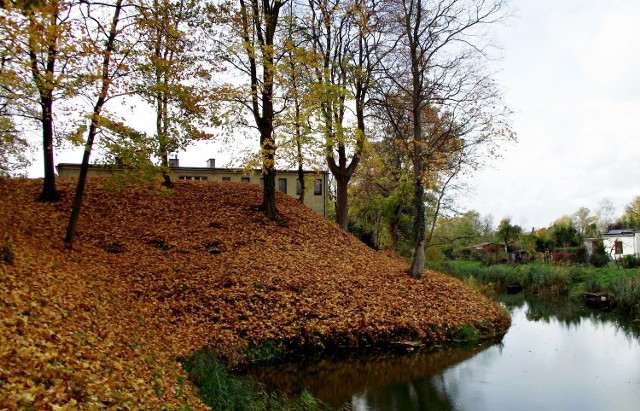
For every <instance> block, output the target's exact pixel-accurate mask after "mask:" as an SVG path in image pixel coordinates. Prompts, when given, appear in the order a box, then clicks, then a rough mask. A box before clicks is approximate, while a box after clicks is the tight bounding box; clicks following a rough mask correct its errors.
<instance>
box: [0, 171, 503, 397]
mask: <svg viewBox="0 0 640 411" xmlns="http://www.w3.org/2000/svg"><path fill="white" fill-rule="evenodd" d="M58 186H59V187H58V188H59V189H60V190H61V194H62V201H61V202H58V203H53V204H45V203H37V202H36V201H35V199H36V198H37V196H38V192H39V189H40V187H41V181H39V180H8V179H0V195H1V196H2V199H3V200H2V203H0V227H2V232H0V234H1V236H2V238H0V241H3V245H2V248H3V250H4V251H3V253H2V256H3V257H2V259H3V262H2V263H0V270H1V271H2V273H1V274H2V276H1V278H0V318H1V320H2V329H1V331H0V346H1V347H2V352H0V398H1V399H0V408H2V407H7V408H9V409H15V408H20V407H23V408H34V409H51V408H55V407H54V405H56V406H67V407H70V408H101V407H115V408H147V409H160V408H170V409H206V408H207V406H206V405H205V404H204V403H203V402H202V401H201V399H200V398H199V397H198V396H197V392H196V391H197V390H196V389H195V387H194V386H193V384H192V383H190V382H189V381H188V378H187V374H186V373H185V371H184V370H183V369H182V367H181V365H180V364H179V361H180V360H185V359H187V358H191V356H192V355H193V354H195V353H196V352H198V351H199V350H201V349H202V348H205V347H206V348H207V349H208V350H210V351H212V352H214V353H215V355H216V358H218V359H219V360H220V361H222V362H223V363H224V364H225V365H226V366H228V367H230V368H234V367H240V366H242V365H243V364H244V363H246V362H247V359H248V358H258V359H259V358H260V356H261V355H262V354H261V353H262V352H263V351H262V347H265V346H267V347H276V348H277V352H278V353H279V355H281V356H285V357H286V356H288V355H291V354H295V353H296V352H297V353H304V352H322V351H331V350H354V351H357V350H360V349H363V348H369V347H372V346H375V347H385V346H391V345H392V344H395V343H398V342H407V341H408V342H411V343H412V344H413V343H416V344H425V345H437V344H442V343H445V342H447V341H451V340H456V339H471V338H474V339H475V338H478V339H481V338H487V337H489V336H493V335H496V334H498V335H499V334H502V333H504V332H505V331H506V329H507V328H508V326H509V324H510V319H509V316H508V313H507V312H506V311H505V310H503V309H501V308H500V307H498V306H497V305H496V304H495V303H494V302H493V301H491V300H490V299H488V298H485V297H483V296H481V295H479V294H478V293H477V292H475V291H474V290H472V289H471V288H470V287H468V286H466V285H464V284H462V283H461V282H460V281H458V280H456V279H453V278H451V277H448V276H445V275H442V274H439V273H437V272H427V273H426V276H425V279H424V280H415V279H412V278H410V277H409V276H407V275H406V274H405V272H406V270H407V268H408V267H407V264H406V263H405V262H404V261H403V260H401V259H399V258H397V257H395V256H393V255H390V254H387V253H380V252H376V251H373V250H371V249H369V248H368V247H366V246H365V245H363V244H362V243H360V242H359V241H357V240H356V239H355V238H353V237H352V236H350V235H348V234H346V233H344V232H342V231H341V230H339V229H338V227H337V226H336V225H335V224H332V223H330V222H328V221H326V220H325V219H323V218H321V217H319V216H318V215H316V214H315V213H314V212H313V211H311V210H310V209H308V208H306V207H304V206H301V205H300V204H299V203H298V202H297V201H296V200H295V199H292V198H290V197H287V196H285V195H280V194H279V195H278V207H279V210H280V212H281V214H282V220H281V222H280V223H273V222H269V221H266V220H265V218H264V217H263V215H262V214H261V213H260V212H258V211H256V210H255V208H256V206H257V205H258V204H259V203H260V200H261V194H262V193H261V188H260V187H259V186H257V185H250V184H240V183H238V184H234V183H216V182H181V181H178V182H176V187H175V188H174V189H173V190H172V191H171V192H150V191H148V190H147V191H145V190H142V189H140V188H138V189H134V188H128V189H126V190H124V191H120V192H118V193H111V192H107V191H105V190H104V189H103V188H102V186H101V182H100V181H99V180H89V184H88V187H87V191H86V197H85V200H84V206H83V212H82V214H81V217H80V222H79V226H78V234H77V240H76V243H75V245H74V250H72V251H70V250H66V249H65V248H64V246H63V244H62V238H64V230H65V228H66V223H67V219H68V216H69V210H70V203H71V199H72V192H73V189H74V188H75V180H73V179H59V181H58ZM256 356H257V357H256Z"/></svg>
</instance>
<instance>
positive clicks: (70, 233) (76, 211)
mask: <svg viewBox="0 0 640 411" xmlns="http://www.w3.org/2000/svg"><path fill="white" fill-rule="evenodd" d="M120 10H122V0H117V2H116V4H115V10H114V14H113V20H112V22H111V30H110V32H109V37H108V39H107V43H106V45H105V49H104V52H103V53H104V54H103V55H104V57H103V60H102V67H101V69H102V78H101V82H102V85H101V89H100V95H99V96H98V99H97V100H96V104H95V105H94V106H93V113H92V116H91V125H90V126H89V134H88V136H87V141H86V143H85V147H84V154H83V155H82V165H81V166H80V176H79V177H78V186H77V187H76V193H75V195H74V197H73V204H72V209H71V216H70V217H69V224H68V225H67V234H66V236H65V238H64V242H65V244H66V247H67V248H69V249H71V248H73V240H74V239H75V236H76V227H77V226H78V219H79V218H80V209H81V207H82V198H83V195H84V187H85V183H86V180H87V173H88V172H89V158H90V157H91V149H92V148H93V141H94V140H95V137H96V134H97V133H98V128H99V125H98V122H99V119H100V113H101V112H102V107H103V106H104V103H105V102H106V101H107V94H108V91H109V86H110V84H111V77H110V73H109V65H110V62H111V53H112V52H113V48H114V44H115V38H116V34H117V31H116V28H117V26H118V22H119V21H120Z"/></svg>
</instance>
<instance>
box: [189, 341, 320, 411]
mask: <svg viewBox="0 0 640 411" xmlns="http://www.w3.org/2000/svg"><path fill="white" fill-rule="evenodd" d="M183 367H184V369H185V370H186V371H187V373H188V375H189V379H190V380H191V381H193V383H194V384H195V385H196V387H198V393H199V395H200V398H202V400H203V401H204V402H205V403H206V404H207V405H209V406H210V407H211V408H212V409H214V410H219V411H224V410H238V411H245V410H246V411H260V410H270V411H298V410H300V411H302V410H305V411H314V410H327V409H330V408H329V407H328V406H327V405H325V404H323V403H322V402H321V401H319V400H318V399H316V398H314V397H313V396H312V395H311V394H309V393H308V392H307V391H304V392H302V394H300V397H299V398H287V397H284V396H281V395H278V394H277V393H271V394H269V393H268V392H267V391H266V389H265V387H264V385H262V384H260V383H258V382H257V381H255V380H253V379H251V378H249V377H238V376H235V375H233V374H231V373H230V372H229V371H228V370H227V368H226V367H225V366H224V365H223V364H221V363H220V362H219V361H218V360H217V359H216V357H215V355H214V354H213V353H211V352H210V351H207V350H202V351H199V352H198V353H196V354H195V355H193V356H192V357H191V358H189V359H188V360H187V361H185V362H184V363H183Z"/></svg>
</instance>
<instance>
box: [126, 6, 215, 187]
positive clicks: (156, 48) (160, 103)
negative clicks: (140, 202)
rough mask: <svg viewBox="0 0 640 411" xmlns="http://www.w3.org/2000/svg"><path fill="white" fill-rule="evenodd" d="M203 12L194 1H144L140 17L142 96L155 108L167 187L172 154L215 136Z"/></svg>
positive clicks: (210, 66)
mask: <svg viewBox="0 0 640 411" xmlns="http://www.w3.org/2000/svg"><path fill="white" fill-rule="evenodd" d="M202 12H203V8H202V7H201V6H200V4H199V3H198V2H196V1H194V0H150V1H146V0H143V1H141V7H140V13H139V14H138V16H137V22H136V24H137V26H138V27H139V30H140V31H141V32H142V44H143V47H141V50H140V53H139V54H138V56H139V62H138V65H137V69H136V72H137V77H138V79H137V83H138V85H137V91H136V94H138V95H140V96H142V97H143V98H144V99H145V100H146V101H147V102H148V103H149V104H150V105H152V106H153V107H154V110H155V126H156V127H155V129H156V132H155V138H154V145H155V147H156V148H155V150H154V152H155V154H156V155H157V156H158V157H159V159H160V168H161V171H162V176H163V181H164V182H163V184H164V185H165V186H166V187H171V185H172V183H171V177H170V174H169V154H170V153H171V152H174V151H177V150H179V149H184V148H185V147H186V146H187V145H188V144H189V143H191V142H193V141H194V140H201V139H207V138H209V137H210V135H209V134H208V133H206V132H205V131H204V130H205V129H206V127H208V126H210V125H212V123H211V120H213V115H212V109H213V108H214V107H213V105H212V104H211V98H210V97H211V95H212V94H214V93H215V87H214V86H212V84H211V81H210V76H211V75H212V74H213V73H214V72H215V71H216V67H215V63H213V62H212V61H211V60H209V59H206V57H207V56H209V55H210V53H209V51H210V50H207V49H206V48H205V47H203V44H202V43H201V42H200V41H199V40H202V39H200V38H198V36H197V34H198V33H199V32H200V30H199V29H198V28H197V27H198V25H199V23H200V21H199V19H200V16H201V15H202Z"/></svg>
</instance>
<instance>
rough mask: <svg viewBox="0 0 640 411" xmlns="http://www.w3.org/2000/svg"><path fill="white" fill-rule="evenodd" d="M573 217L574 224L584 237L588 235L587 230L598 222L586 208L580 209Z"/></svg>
mask: <svg viewBox="0 0 640 411" xmlns="http://www.w3.org/2000/svg"><path fill="white" fill-rule="evenodd" d="M572 217H573V222H574V223H575V225H576V227H577V228H578V231H580V234H582V235H585V234H586V233H587V229H588V228H589V226H590V225H591V224H593V223H594V222H595V220H596V217H595V216H592V215H591V211H590V210H589V209H588V208H586V207H580V208H579V209H578V211H576V212H575V213H573V216H572Z"/></svg>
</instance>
